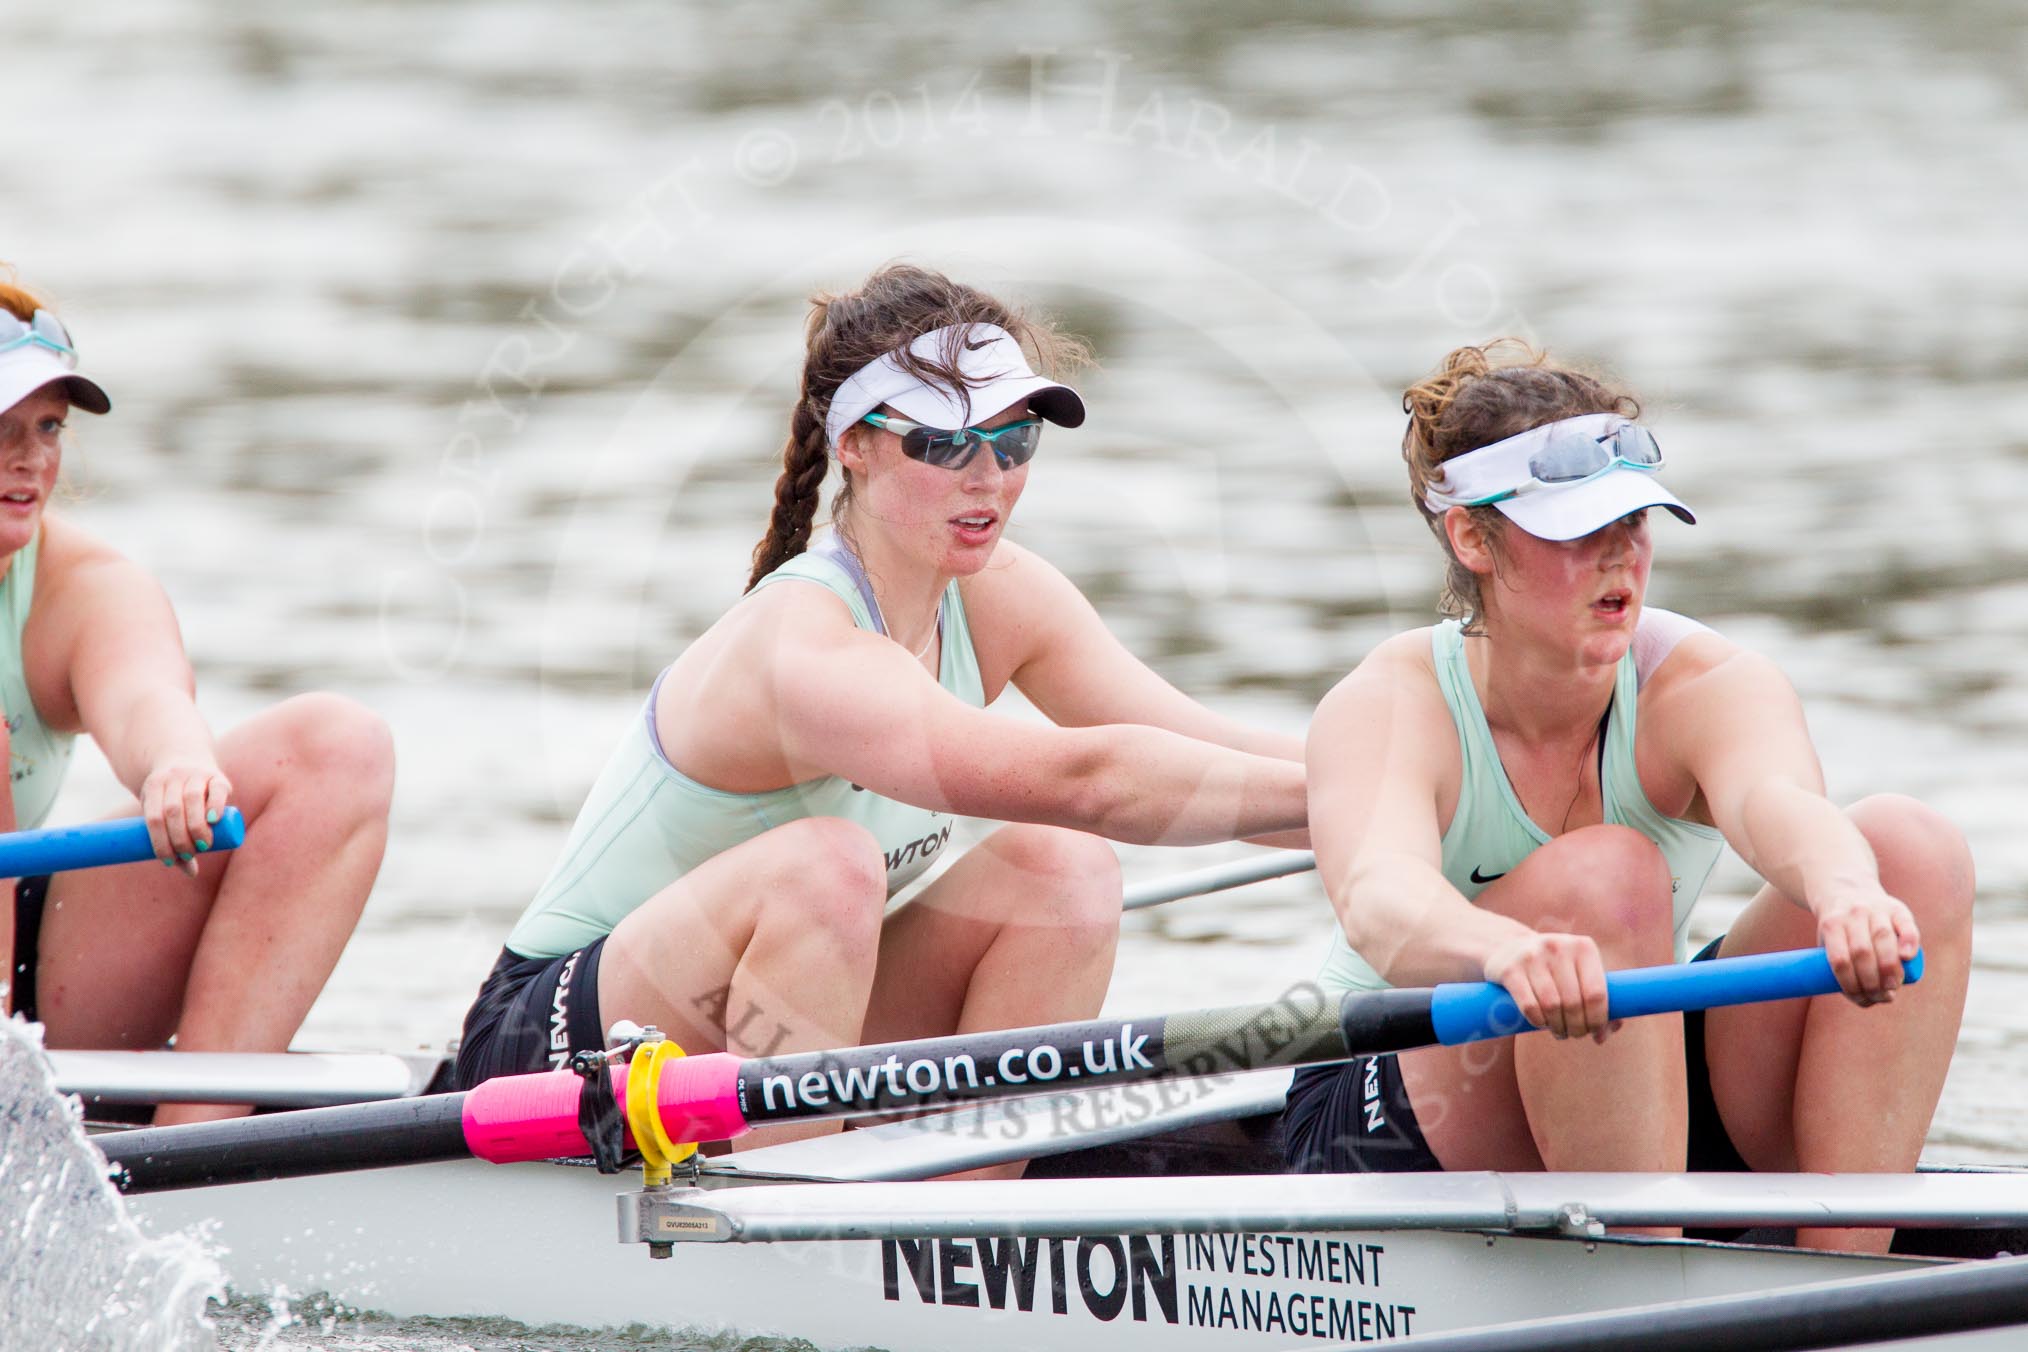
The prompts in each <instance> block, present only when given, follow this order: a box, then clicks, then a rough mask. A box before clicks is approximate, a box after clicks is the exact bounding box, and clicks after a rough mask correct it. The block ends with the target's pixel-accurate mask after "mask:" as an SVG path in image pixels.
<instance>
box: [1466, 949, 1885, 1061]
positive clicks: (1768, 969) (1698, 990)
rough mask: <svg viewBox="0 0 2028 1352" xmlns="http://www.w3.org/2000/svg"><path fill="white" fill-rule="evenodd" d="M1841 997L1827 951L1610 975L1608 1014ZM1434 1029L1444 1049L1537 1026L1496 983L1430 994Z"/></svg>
mask: <svg viewBox="0 0 2028 1352" xmlns="http://www.w3.org/2000/svg"><path fill="white" fill-rule="evenodd" d="M1901 974H1902V979H1903V980H1904V981H1920V980H1922V954H1921V953H1917V954H1916V955H1915V956H1914V957H1913V958H1911V959H1909V960H1908V961H1907V962H1905V963H1903V964H1902V965H1901ZM1837 989H1838V978H1837V976H1836V974H1834V973H1833V972H1832V971H1831V960H1830V959H1829V958H1828V957H1826V956H1825V955H1824V950H1823V949H1821V948H1798V949H1794V950H1792V951H1790V952H1787V953H1750V954H1748V955H1747V956H1745V957H1743V958H1716V959H1713V960H1711V961H1708V962H1687V963H1686V962H1678V963H1671V964H1669V965H1668V966H1666V967H1636V968H1633V969H1631V970H1629V971H1624V972H1608V973H1606V998H1607V1004H1606V1007H1607V1010H1608V1012H1609V1013H1610V1015H1611V1017H1613V1018H1615V1019H1635V1018H1639V1017H1640V1016H1641V1015H1643V1014H1667V1013H1671V1012H1674V1011H1677V1010H1688V1009H1714V1008H1716V1007H1718V1006H1720V1005H1746V1004H1752V1003H1754V1002H1756V1001H1760V1000H1794V999H1798V998H1800V997H1802V996H1806V995H1829V994H1831V993H1832V992H1833V991H1835V990H1837ZM1430 1022H1431V1023H1432V1024H1434V1025H1435V1027H1436V1035H1437V1041H1439V1042H1441V1043H1443V1044H1444V1045H1445V1046H1447V1047H1454V1046H1456V1045H1457V1044H1458V1043H1461V1042H1479V1041H1483V1040H1484V1039H1486V1038H1495V1037H1509V1036H1511V1035H1513V1034H1515V1033H1525V1032H1527V1031H1529V1030H1530V1029H1531V1028H1533V1027H1534V1026H1535V1025H1533V1024H1531V1023H1529V1022H1528V1021H1527V1020H1526V1019H1524V1018H1522V1017H1521V1011H1520V1009H1519V1008H1518V1007H1516V1005H1515V1004H1514V997H1513V996H1511V995H1509V994H1507V991H1506V989H1505V988H1504V987H1502V986H1499V985H1496V984H1495V983H1493V982H1491V981H1471V982H1452V983H1448V984H1446V985H1442V986H1438V987H1437V988H1436V989H1435V990H1434V991H1432V992H1431V994H1430Z"/></svg>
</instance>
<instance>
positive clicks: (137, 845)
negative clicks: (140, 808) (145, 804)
mask: <svg viewBox="0 0 2028 1352" xmlns="http://www.w3.org/2000/svg"><path fill="white" fill-rule="evenodd" d="M245 843H246V819H245V818H244V817H242V816H240V814H239V809H238V808H236V807H229V808H227V809H226V810H225V811H224V812H222V813H220V814H219V818H218V820H217V821H216V822H215V823H213V824H212V827H211V848H212V850H213V851H216V850H234V849H238V848H239V847H240V846H241V845H244V844H245ZM154 857H155V845H154V842H153V841H151V840H149V839H148V823H147V821H146V820H145V819H143V818H140V817H122V818H120V819H119V820H117V821H109V822H86V823H85V824H84V825H82V826H45V827H40V828H38V829H36V830H33V831H12V832H9V833H8V834H6V835H0V878H33V877H37V876H39V875H41V874H44V873H65V872H68V871H70V870H71V869H79V868H101V867H103V866H105V865H107V864H138V863H141V862H143V861H144V860H148V859H153V858H154Z"/></svg>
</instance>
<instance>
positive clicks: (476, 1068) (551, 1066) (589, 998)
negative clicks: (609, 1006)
mask: <svg viewBox="0 0 2028 1352" xmlns="http://www.w3.org/2000/svg"><path fill="white" fill-rule="evenodd" d="M605 946H606V941H605V939H604V938H603V937H601V938H599V939H595V940H593V941H592V942H591V943H589V944H586V945H585V946H584V947H583V948H580V949H578V950H576V951H575V952H571V953H566V954H564V955H563V956H562V957H560V958H524V957H522V956H521V955H520V954H519V953H516V952H515V951H514V950H513V949H511V948H503V949H501V950H500V960H499V961H498V962H496V963H494V964H493V970H492V972H491V973H489V974H488V975H487V977H486V981H485V984H484V985H482V986H480V987H479V996H478V998H477V999H476V1000H474V1001H472V1007H471V1009H469V1010H468V1011H466V1013H465V1032H464V1037H463V1038H462V1039H461V1040H460V1041H459V1043H458V1064H457V1069H456V1071H455V1072H454V1075H455V1080H456V1084H457V1087H458V1088H459V1089H470V1088H471V1087H472V1086H473V1085H475V1084H478V1083H479V1082H480V1081H481V1080H490V1079H492V1078H493V1077H494V1076H496V1075H525V1074H527V1073H529V1072H530V1071H537V1070H556V1069H559V1068H561V1067H563V1066H565V1065H568V1064H569V1062H570V1058H571V1057H572V1056H573V1055H574V1054H576V1053H578V1052H582V1051H597V1050H599V1049H600V1048H602V1047H604V1046H605V1045H606V1040H605V1033H604V1031H603V1030H602V1029H601V1028H600V1027H599V955H600V954H601V953H603V952H604V951H605Z"/></svg>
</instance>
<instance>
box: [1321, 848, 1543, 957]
mask: <svg viewBox="0 0 2028 1352" xmlns="http://www.w3.org/2000/svg"><path fill="white" fill-rule="evenodd" d="M1330 890H1331V894H1332V895H1331V901H1332V906H1333V908H1334V909H1335V910H1336V911H1337V914H1338V923H1339V924H1340V925H1341V926H1343V927H1344V930H1345V939H1346V942H1348V943H1350V944H1351V945H1352V947H1353V948H1355V949H1357V950H1358V952H1359V955H1360V956H1361V957H1363V958H1365V959H1366V961H1367V962H1368V963H1370V964H1372V967H1373V970H1374V971H1376V972H1378V973H1380V975H1381V976H1383V977H1385V978H1386V979H1387V981H1388V982H1389V984H1391V985H1395V986H1429V985H1435V984H1437V983H1439V982H1444V981H1482V980H1484V979H1485V976H1486V960H1487V959H1488V958H1489V957H1491V956H1492V954H1493V952H1494V951H1495V950H1496V949H1498V948H1499V947H1500V946H1501V945H1503V944H1507V943H1511V942H1512V941H1513V940H1514V939H1515V938H1516V937H1517V936H1518V935H1519V934H1520V933H1521V932H1524V931H1525V930H1526V926H1524V925H1522V924H1521V923H1520V922H1519V921H1515V920H1510V919H1508V918H1507V917H1505V916H1502V915H1496V914H1495V913H1493V912H1491V911H1486V910H1481V909H1480V908H1479V907H1477V906H1474V905H1472V904H1471V903H1470V902H1469V901H1467V900H1465V898H1464V897H1463V896H1461V895H1459V893H1458V891H1457V889H1456V888H1454V887H1452V886H1451V885H1450V883H1449V882H1448V881H1447V880H1446V879H1445V878H1444V876H1443V875H1442V874H1441V873H1439V872H1438V871H1437V870H1436V869H1434V868H1432V867H1430V866H1429V865H1428V864H1427V863H1426V862H1424V861H1422V860H1420V859H1414V858H1406V857H1404V858H1400V859H1386V860H1380V861H1376V862H1374V863H1372V864H1369V865H1365V866H1363V867H1355V868H1354V869H1352V870H1351V871H1349V872H1348V874H1347V875H1346V879H1345V882H1344V883H1343V884H1342V885H1341V886H1337V887H1332V888H1331V889H1330Z"/></svg>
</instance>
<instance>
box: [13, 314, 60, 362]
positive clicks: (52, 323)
mask: <svg viewBox="0 0 2028 1352" xmlns="http://www.w3.org/2000/svg"><path fill="white" fill-rule="evenodd" d="M31 345H32V346H35V347H46V348H48V349H49V350H50V351H51V352H54V353H56V354H57V355H58V356H59V357H68V358H69V359H70V363H71V365H72V366H73V367H75V366H76V365H77V344H76V343H74V342H72V341H71V337H70V332H69V330H67V329H65V328H64V326H63V321H62V320H60V319H58V318H57V317H56V316H55V315H53V314H51V313H50V312H49V311H47V310H37V311H36V312H35V317H34V318H33V319H30V320H28V321H26V322H23V321H22V320H21V319H20V318H19V317H18V316H16V315H15V314H14V313H13V312H12V311H10V310H0V352H11V351H12V350H13V349H15V348H17V347H29V346H31Z"/></svg>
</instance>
